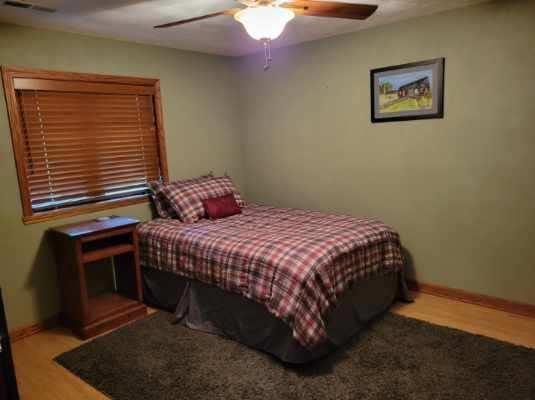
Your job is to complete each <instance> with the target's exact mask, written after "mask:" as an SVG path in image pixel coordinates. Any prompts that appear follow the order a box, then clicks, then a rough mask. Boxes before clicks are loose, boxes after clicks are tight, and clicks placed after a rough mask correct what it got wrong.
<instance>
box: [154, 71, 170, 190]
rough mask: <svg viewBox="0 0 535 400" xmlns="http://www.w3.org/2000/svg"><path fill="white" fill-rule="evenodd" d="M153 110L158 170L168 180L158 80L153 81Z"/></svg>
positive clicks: (164, 179)
mask: <svg viewBox="0 0 535 400" xmlns="http://www.w3.org/2000/svg"><path fill="white" fill-rule="evenodd" d="M153 99H154V111H155V113H156V129H157V131H158V156H159V157H160V170H161V171H160V172H161V175H162V177H163V181H164V182H165V183H167V182H168V181H169V171H168V166H167V150H166V146H165V128H164V125H163V104H162V93H161V91H160V81H157V82H155V83H154V96H153Z"/></svg>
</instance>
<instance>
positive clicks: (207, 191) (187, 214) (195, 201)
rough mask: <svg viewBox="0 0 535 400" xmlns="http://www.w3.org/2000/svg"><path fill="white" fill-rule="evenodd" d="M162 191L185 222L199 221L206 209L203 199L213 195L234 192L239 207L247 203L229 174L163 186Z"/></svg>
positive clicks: (217, 195)
mask: <svg viewBox="0 0 535 400" xmlns="http://www.w3.org/2000/svg"><path fill="white" fill-rule="evenodd" d="M162 193H164V195H165V197H166V198H167V201H168V202H169V204H170V205H171V207H173V209H174V211H175V212H176V214H177V215H178V217H179V218H180V219H181V220H182V222H185V223H193V222H197V221H198V220H199V219H201V218H203V217H204V216H205V211H204V206H203V204H202V201H203V200H205V199H209V198H211V197H219V196H224V195H227V194H233V195H234V199H235V200H236V203H237V204H238V206H239V207H243V206H244V205H245V202H244V201H243V200H242V198H241V196H240V193H239V192H238V191H237V190H236V187H235V186H234V183H233V182H232V180H231V179H230V178H229V177H228V176H221V177H218V178H211V179H207V180H203V181H201V182H195V183H192V184H189V185H183V186H173V187H171V186H170V185H168V186H166V187H164V188H163V190H162Z"/></svg>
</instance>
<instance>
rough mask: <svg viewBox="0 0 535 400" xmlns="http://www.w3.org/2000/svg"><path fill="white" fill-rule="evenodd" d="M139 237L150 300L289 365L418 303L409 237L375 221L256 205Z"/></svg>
mask: <svg viewBox="0 0 535 400" xmlns="http://www.w3.org/2000/svg"><path fill="white" fill-rule="evenodd" d="M138 233H139V242H140V254H141V265H142V267H143V280H144V289H145V298H146V301H147V302H149V303H151V304H152V305H155V306H157V307H162V308H166V309H170V310H173V311H174V312H175V316H176V319H177V321H179V322H181V323H183V324H185V325H187V326H189V327H190V328H193V329H198V330H202V331H206V332H211V333H216V334H219V335H223V336H226V337H229V338H231V339H234V340H237V341H239V342H241V343H244V344H246V345H248V346H250V347H253V348H256V349H259V350H262V351H265V352H267V353H270V354H272V355H274V356H276V357H277V358H279V359H281V360H282V361H284V362H288V363H305V362H309V361H311V360H314V359H316V358H319V357H322V356H324V355H325V354H327V353H329V352H331V351H332V350H334V349H336V348H338V347H340V346H341V345H342V344H343V343H345V342H346V341H348V340H349V339H350V338H351V337H353V336H354V335H355V334H356V333H358V331H359V330H361V329H362V328H363V327H364V326H365V325H366V323H368V322H369V321H370V320H371V319H373V318H374V317H376V316H377V315H379V314H381V313H382V312H384V311H385V310H387V309H388V307H389V306H390V305H391V304H392V302H393V301H394V300H395V299H396V297H401V298H403V299H406V300H408V294H407V290H406V286H405V282H404V280H403V258H402V253H401V245H400V241H399V236H398V234H397V233H396V232H395V230H393V229H392V228H391V227H389V226H388V225H386V224H384V223H382V222H381V221H378V220H375V219H357V218H354V217H350V216H347V215H335V214H325V213H321V212H317V211H308V210H299V209H289V208H276V207H271V206H264V205H255V204H250V205H247V206H245V207H243V209H242V213H241V214H238V215H233V216H230V217H227V218H222V219H218V220H208V219H202V220H200V221H198V222H196V223H189V224H188V223H182V222H180V221H179V220H176V219H162V218H157V219H154V220H152V221H149V222H147V223H144V224H142V225H141V226H140V227H139V228H138Z"/></svg>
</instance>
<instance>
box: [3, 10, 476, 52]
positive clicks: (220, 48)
mask: <svg viewBox="0 0 535 400" xmlns="http://www.w3.org/2000/svg"><path fill="white" fill-rule="evenodd" d="M28 1H29V2H31V3H33V4H38V5H42V6H47V7H52V8H55V9H57V10H58V11H57V12H56V13H46V12H40V11H36V10H31V9H15V8H11V7H6V6H4V5H3V2H4V0H0V3H2V4H0V21H2V22H11V23H16V24H20V25H29V26H35V27H43V28H51V29H57V30H63V31H69V32H78V33H85V34H92V35H97V36H101V37H107V38H114V39H121V40H127V41H134V42H139V43H147V44H155V45H160V46H166V47H173V48H177V49H185V50H194V51H199V52H204V53H212V54H220V55H227V56H239V55H244V54H248V53H253V52H256V51H258V50H259V49H260V44H259V43H258V42H256V41H254V40H253V39H251V38H249V37H248V36H247V34H246V33H245V32H244V30H243V28H242V26H241V25H240V24H238V23H237V22H236V21H234V19H233V18H232V17H227V16H220V17H215V18H211V19H207V20H204V21H199V22H194V23H191V24H187V25H182V26H177V27H173V28H167V29H153V28H152V27H153V26H154V25H157V24H161V23H166V22H170V21H176V20H180V19H185V18H191V17H195V16H200V15H203V14H208V13H212V12H216V11H221V10H224V9H227V8H233V7H236V6H237V5H238V6H239V4H238V3H236V1H234V0H35V1H33V0H28ZM483 1H485V0H447V1H445V0H347V2H349V3H369V4H377V5H379V9H378V10H377V11H376V12H375V14H374V15H372V16H371V17H370V18H369V19H368V20H366V21H354V20H345V19H335V18H317V17H304V16H297V17H296V18H295V19H294V20H293V21H291V22H290V23H289V24H288V26H287V27H286V30H285V32H283V34H282V35H281V37H280V38H279V39H277V40H276V41H274V43H273V45H274V46H275V47H280V46H287V45H291V44H296V43H300V42H306V41H311V40H316V39H320V38H323V37H328V36H334V35H339V34H342V33H347V32H353V31H357V30H360V29H365V28H369V27H372V26H377V25H382V24H387V23H391V22H394V21H399V20H403V19H408V18H412V17H417V16H422V15H427V14H432V13H436V12H440V11H445V10H449V9H453V8H458V7H464V6H467V5H471V4H475V3H481V2H483Z"/></svg>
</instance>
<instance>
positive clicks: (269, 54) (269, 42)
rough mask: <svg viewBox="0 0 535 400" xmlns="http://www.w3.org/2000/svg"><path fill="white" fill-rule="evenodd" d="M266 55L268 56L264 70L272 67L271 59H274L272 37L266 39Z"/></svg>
mask: <svg viewBox="0 0 535 400" xmlns="http://www.w3.org/2000/svg"><path fill="white" fill-rule="evenodd" d="M263 42H264V56H265V58H266V63H265V64H264V71H267V70H268V69H269V67H271V61H273V58H271V40H270V39H264V40H263Z"/></svg>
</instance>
